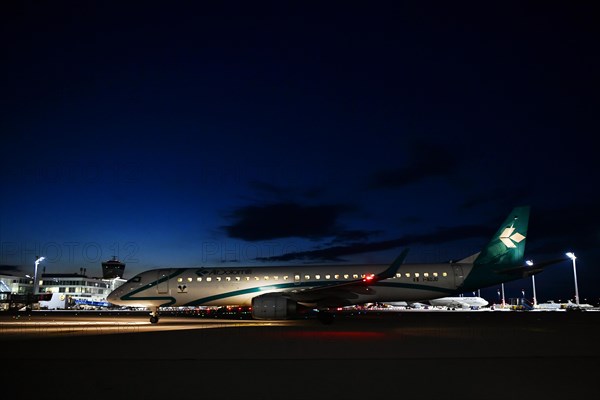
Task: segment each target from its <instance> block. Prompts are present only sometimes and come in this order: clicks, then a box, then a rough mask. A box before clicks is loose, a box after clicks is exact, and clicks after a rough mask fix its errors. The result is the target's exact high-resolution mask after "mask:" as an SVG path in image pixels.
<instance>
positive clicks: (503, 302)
mask: <svg viewBox="0 0 600 400" xmlns="http://www.w3.org/2000/svg"><path fill="white" fill-rule="evenodd" d="M505 305H506V302H505V301H504V283H502V308H504V306H505Z"/></svg>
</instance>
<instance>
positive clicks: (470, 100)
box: [0, 1, 600, 301]
mask: <svg viewBox="0 0 600 400" xmlns="http://www.w3.org/2000/svg"><path fill="white" fill-rule="evenodd" d="M0 7H1V8H2V11H1V13H0V18H2V24H1V26H2V37H3V40H2V54H3V62H2V63H1V64H0V69H1V71H2V75H1V76H2V80H3V83H2V87H3V90H2V92H1V93H2V95H1V101H2V118H1V120H0V128H1V132H2V139H1V142H0V143H1V147H0V155H1V159H0V166H1V170H0V177H1V178H2V185H1V188H2V189H1V192H0V195H1V196H0V206H1V209H0V242H1V250H2V253H1V254H0V256H1V259H0V264H1V265H2V266H3V269H4V270H11V269H15V268H20V269H21V271H24V272H31V271H32V270H33V262H34V259H35V256H36V255H38V254H41V255H45V256H46V257H47V260H46V261H45V262H44V266H45V267H46V271H47V272H79V268H82V267H83V268H87V274H88V275H92V276H98V275H100V273H101V272H100V262H101V261H103V260H106V259H109V258H110V257H112V256H113V255H116V256H118V257H119V258H120V259H121V260H123V261H125V262H126V263H127V268H126V277H130V276H132V275H133V274H134V273H136V272H139V271H141V270H144V269H147V268H155V267H163V266H165V267H166V266H196V265H240V264H250V263H252V264H253V265H262V264H267V265H270V264H272V263H274V262H276V263H278V264H285V263H298V262H352V263H354V262H378V263H387V262H391V261H392V260H393V258H394V257H395V255H397V254H398V253H399V252H400V251H401V250H402V248H404V247H410V249H411V250H410V253H409V256H408V260H407V262H437V261H447V260H450V259H459V258H463V257H466V256H468V255H470V254H471V253H475V252H477V251H479V249H480V248H481V247H482V246H483V245H484V244H485V243H486V242H487V240H488V239H489V238H490V237H491V235H492V234H493V233H494V232H495V231H496V229H497V228H498V225H499V224H500V223H501V222H502V221H503V219H504V218H505V217H506V215H507V214H508V212H510V210H511V209H512V208H513V207H514V206H519V205H531V206H532V213H531V219H530V229H529V234H528V247H527V251H526V252H527V256H528V257H529V258H532V259H533V260H534V261H536V260H540V261H542V260H545V259H550V258H555V257H557V256H562V255H563V254H564V252H565V251H569V250H571V251H574V252H575V253H576V254H577V256H578V260H577V262H578V264H577V271H578V277H579V287H580V289H579V291H580V295H581V297H582V299H583V298H589V299H594V301H596V299H597V298H598V296H599V295H600V291H599V290H598V286H599V284H600V272H599V269H600V252H599V248H600V247H599V242H600V212H599V211H598V204H599V191H598V189H597V187H598V183H597V181H598V177H597V175H598V170H599V168H598V167H599V163H598V159H597V157H598V150H597V145H595V144H594V143H595V141H596V140H595V139H594V138H595V136H596V135H597V134H598V132H599V131H600V130H599V129H598V128H599V125H600V124H599V114H598V92H599V89H600V87H599V86H600V85H599V79H598V71H599V70H600V60H599V57H600V56H599V53H598V51H597V42H596V41H595V38H596V37H598V36H599V33H600V32H598V31H599V30H600V29H599V26H600V24H599V22H600V21H599V18H598V11H597V10H596V9H595V8H594V6H593V4H592V3H591V2H585V3H576V4H572V3H565V2H547V1H544V2H496V3H489V2H485V4H484V3H481V2H472V3H471V2H460V3H456V2H405V3H403V2H397V1H394V2H377V3H376V4H372V3H367V2H355V3H354V2H347V1H341V2H335V1H334V2H294V3H287V2H286V3H285V4H283V3H282V2H274V3H256V2H242V3H236V2H216V3H215V2H183V1H179V2H152V1H144V2H138V1H135V2H133V1H129V2H128V1H118V2H111V1H102V2H93V1H86V2H80V1H73V2H67V1H53V2H29V1H20V2H5V3H3V4H2V5H1V6H0ZM290 253H291V254H290ZM572 279H573V276H572V268H571V263H570V261H568V260H567V261H565V262H564V263H560V264H558V265H555V266H554V267H552V268H551V270H548V271H545V272H544V273H543V274H541V275H538V278H537V280H536V283H537V286H538V287H537V290H538V298H539V299H540V300H544V299H546V298H552V297H554V298H563V299H566V298H569V297H572V296H573V289H572V287H573V286H572ZM522 287H524V288H526V289H527V290H528V291H529V289H530V283H529V282H528V281H519V282H515V283H514V284H511V285H509V286H508V290H507V291H508V293H507V296H517V295H518V293H517V292H520V289H521V288H522ZM495 290H496V288H491V289H490V290H489V291H488V292H489V293H492V295H491V297H493V295H495ZM511 290H512V291H514V293H512V292H511ZM488 292H486V293H488ZM545 293H547V294H545ZM490 299H491V300H493V298H490Z"/></svg>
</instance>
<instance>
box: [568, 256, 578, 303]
mask: <svg viewBox="0 0 600 400" xmlns="http://www.w3.org/2000/svg"><path fill="white" fill-rule="evenodd" d="M566 255H567V257H569V258H570V259H571V261H573V278H574V279H575V304H579V290H578V289H577V267H576V266H575V260H576V259H577V257H575V253H572V252H568V253H566Z"/></svg>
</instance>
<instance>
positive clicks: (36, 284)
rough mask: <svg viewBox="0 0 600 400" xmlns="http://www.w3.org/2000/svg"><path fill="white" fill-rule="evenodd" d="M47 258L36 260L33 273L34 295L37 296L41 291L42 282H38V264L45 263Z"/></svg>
mask: <svg viewBox="0 0 600 400" xmlns="http://www.w3.org/2000/svg"><path fill="white" fill-rule="evenodd" d="M45 258H46V257H38V258H36V259H35V271H34V273H33V295H34V296H35V295H36V294H37V292H38V291H39V290H40V281H39V280H38V264H39V263H41V262H42V261H44V259H45Z"/></svg>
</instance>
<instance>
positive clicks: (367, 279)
mask: <svg viewBox="0 0 600 400" xmlns="http://www.w3.org/2000/svg"><path fill="white" fill-rule="evenodd" d="M373 279H375V274H369V275H367V276H365V277H364V278H363V282H371V281H372V280H373Z"/></svg>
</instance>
